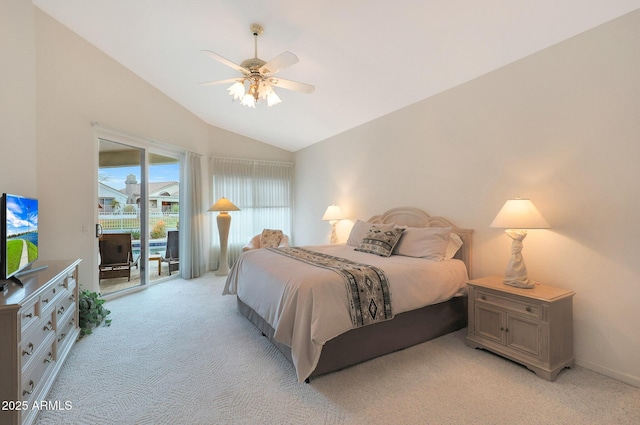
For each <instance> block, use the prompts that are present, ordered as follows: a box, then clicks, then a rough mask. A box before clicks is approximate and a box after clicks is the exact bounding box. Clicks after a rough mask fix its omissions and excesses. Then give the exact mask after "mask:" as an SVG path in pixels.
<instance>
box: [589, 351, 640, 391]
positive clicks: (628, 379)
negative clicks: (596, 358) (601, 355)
mask: <svg viewBox="0 0 640 425" xmlns="http://www.w3.org/2000/svg"><path fill="white" fill-rule="evenodd" d="M576 364H577V365H578V366H582V367H584V368H586V369H589V370H592V371H594V372H598V373H600V374H602V375H606V376H608V377H610V378H613V379H617V380H618V381H621V382H624V383H625V384H629V385H633V386H634V387H637V388H640V376H633V375H629V374H626V373H621V372H618V371H617V370H613V369H609V368H607V367H604V366H602V365H599V364H597V363H593V362H590V361H588V360H585V359H581V358H579V357H576Z"/></svg>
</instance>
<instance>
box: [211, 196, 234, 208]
mask: <svg viewBox="0 0 640 425" xmlns="http://www.w3.org/2000/svg"><path fill="white" fill-rule="evenodd" d="M207 211H240V208H238V207H236V206H235V205H233V203H232V202H231V201H230V200H228V199H227V198H224V197H222V198H220V199H218V201H217V202H216V203H215V204H213V205H211V207H210V208H209V209H208V210H207Z"/></svg>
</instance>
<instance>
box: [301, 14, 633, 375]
mask: <svg viewBox="0 0 640 425" xmlns="http://www.w3.org/2000/svg"><path fill="white" fill-rule="evenodd" d="M638 40H640V11H636V12H633V13H631V14H629V15H626V16H624V17H622V18H620V19H617V20H615V21H613V22H610V23H608V24H605V25H603V26H601V27H598V28H596V29H594V30H591V31H589V32H586V33H584V34H581V35H579V36H577V37H575V38H573V39H570V40H568V41H566V42H563V43H561V44H559V45H556V46H553V47H551V48H548V49H546V50H543V51H541V52H539V53H537V54H534V55H532V56H530V57H527V58H525V59H523V60H520V61H518V62H516V63H513V64H510V65H508V66H506V67H504V68H502V69H500V70H497V71H495V72H492V73H490V74H488V75H485V76H483V77H481V78H478V79H476V80H473V81H470V82H468V83H466V84H463V85H461V86H459V87H457V88H454V89H452V90H449V91H447V92H444V93H441V94H440V95H437V96H434V97H432V98H430V99H427V100H425V101H422V102H420V103H418V104H415V105H412V106H410V107H408V108H405V109H403V110H401V111H398V112H396V113H393V114H390V115H388V116H385V117H382V118H380V119H377V120H375V121H372V122H370V123H367V124H365V125H363V126H361V127H358V128H355V129H352V130H350V131H347V132H345V133H343V134H340V135H338V136H335V137H333V138H330V139H328V140H326V141H323V142H321V143H318V144H316V145H313V146H311V147H309V148H306V149H304V150H301V151H299V152H297V153H296V156H295V159H296V170H297V174H296V180H297V188H296V197H297V202H298V211H297V214H296V224H295V226H294V233H295V236H296V242H297V243H298V244H301V245H305V244H315V243H324V242H326V241H327V236H326V235H327V234H328V231H329V225H328V224H327V223H325V222H322V221H320V217H321V216H322V213H323V212H324V210H325V208H326V207H327V205H329V204H330V203H334V202H335V203H338V204H339V205H340V206H341V207H342V208H343V210H344V212H345V213H347V215H348V216H349V217H350V219H351V220H345V221H343V222H341V223H340V225H339V231H340V236H341V239H342V241H344V240H346V237H347V236H348V231H349V230H350V224H351V222H352V221H353V220H355V219H357V218H361V219H367V218H369V217H370V216H371V215H374V214H377V213H380V212H383V211H384V210H386V209H388V208H392V207H398V206H415V207H420V208H422V209H424V210H426V211H427V212H429V213H430V214H432V215H443V216H445V217H448V218H450V219H451V220H452V221H453V222H454V223H456V224H457V225H459V226H461V227H468V228H473V229H475V234H474V247H473V271H472V276H473V277H480V276H483V275H487V274H502V273H503V271H504V267H505V266H506V263H507V261H508V257H509V253H510V239H509V238H508V237H507V236H505V235H504V234H503V232H502V231H501V230H499V229H490V228H489V224H490V223H491V221H492V220H493V218H494V217H495V215H496V214H497V212H498V210H499V209H500V208H501V207H502V205H503V203H504V202H505V200H507V199H509V198H512V197H515V196H521V197H528V198H531V199H532V200H533V202H534V203H535V204H536V206H537V207H538V208H539V210H540V211H541V212H542V214H543V215H544V216H545V217H546V219H547V220H548V221H549V223H551V225H552V226H553V228H552V229H549V230H532V231H530V232H529V236H528V237H527V239H526V240H525V247H524V251H523V254H524V257H525V259H526V262H527V266H528V269H529V273H530V276H531V277H533V278H534V279H536V280H538V281H541V282H544V283H547V284H551V285H554V286H559V287H563V288H570V289H572V290H574V291H575V292H576V295H575V298H574V330H575V338H574V341H575V353H576V356H577V361H578V364H581V365H584V366H586V367H589V368H591V369H595V370H597V371H600V372H602V373H605V374H607V375H610V376H613V377H616V378H619V379H622V380H624V381H626V382H630V383H633V384H634V385H637V386H640V363H638V353H639V352H640V332H638V323H640V309H638V308H637V306H636V304H637V303H638V300H639V299H640V262H639V261H638V260H637V256H638V240H640V226H638V224H637V215H638V211H640V187H639V185H638V182H640V166H639V164H638V160H639V159H640V140H639V139H638V135H640V119H638V118H639V116H640V115H639V113H640V78H638V75H640V54H639V51H640V41H638ZM318 182H323V183H322V184H321V187H316V186H317V184H318Z"/></svg>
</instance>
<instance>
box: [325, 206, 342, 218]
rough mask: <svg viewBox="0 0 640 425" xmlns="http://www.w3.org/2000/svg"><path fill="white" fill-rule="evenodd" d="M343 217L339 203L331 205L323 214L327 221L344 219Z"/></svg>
mask: <svg viewBox="0 0 640 425" xmlns="http://www.w3.org/2000/svg"><path fill="white" fill-rule="evenodd" d="M343 218H344V215H343V214H342V210H340V207H339V206H337V205H329V206H328V207H327V210H326V211H325V212H324V215H323V216H322V219H323V220H325V221H331V220H342V219H343Z"/></svg>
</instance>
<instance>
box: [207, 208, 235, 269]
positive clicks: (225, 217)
mask: <svg viewBox="0 0 640 425" xmlns="http://www.w3.org/2000/svg"><path fill="white" fill-rule="evenodd" d="M208 211H218V212H219V214H218V217H216V222H217V223H218V233H219V235H220V260H219V265H218V270H217V271H216V276H226V275H228V274H229V260H228V259H227V240H228V239H229V227H230V226H231V216H230V215H229V212H228V211H240V208H238V207H236V206H235V205H233V203H232V202H231V201H229V200H228V199H227V198H224V197H223V198H220V199H218V201H217V202H216V203H215V204H213V205H211V208H209V210H208Z"/></svg>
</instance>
